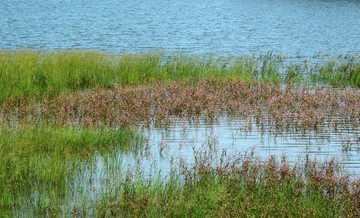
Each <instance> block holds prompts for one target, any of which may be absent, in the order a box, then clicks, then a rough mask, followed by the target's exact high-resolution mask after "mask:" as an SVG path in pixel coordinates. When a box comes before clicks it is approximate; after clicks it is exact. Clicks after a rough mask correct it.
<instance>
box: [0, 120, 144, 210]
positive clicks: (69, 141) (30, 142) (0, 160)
mask: <svg viewBox="0 0 360 218" xmlns="http://www.w3.org/2000/svg"><path fill="white" fill-rule="evenodd" d="M138 138H139V136H138V135H137V134H136V133H134V132H133V131H130V130H111V129H105V128H103V129H100V130H95V129H85V128H82V129H72V128H68V127H59V126H53V125H50V124H47V125H45V124H43V125H39V126H34V125H31V124H26V125H25V124H23V125H18V126H16V127H13V128H9V127H7V126H1V127H0V190H1V191H0V210H2V209H4V210H5V209H10V208H12V207H14V206H15V207H16V206H19V205H18V204H20V202H23V201H24V199H22V198H25V199H26V196H28V194H29V193H28V192H29V190H37V191H39V190H42V189H47V191H46V192H47V194H49V193H51V192H50V191H49V189H53V191H55V193H56V194H54V196H53V197H54V199H52V200H53V201H55V200H56V199H57V198H61V197H60V196H61V195H62V194H63V193H62V192H63V191H64V188H65V186H66V185H67V184H66V181H71V178H72V174H73V173H74V171H76V170H77V168H78V167H79V166H80V164H81V163H84V162H87V161H90V160H92V157H93V155H94V154H95V152H96V153H104V152H107V153H109V152H110V151H113V150H128V149H130V148H131V147H133V146H135V145H136V142H137V139H138ZM56 190H57V191H56ZM1 208H2V209H1Z"/></svg>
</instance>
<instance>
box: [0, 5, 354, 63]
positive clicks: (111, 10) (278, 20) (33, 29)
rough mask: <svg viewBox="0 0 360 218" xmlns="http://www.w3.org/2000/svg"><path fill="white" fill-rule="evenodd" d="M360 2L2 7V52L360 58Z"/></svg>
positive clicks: (0, 22) (0, 37)
mask: <svg viewBox="0 0 360 218" xmlns="http://www.w3.org/2000/svg"><path fill="white" fill-rule="evenodd" d="M359 11H360V1H357V0H307V1H304V0H295V1H293V0H273V1H267V0H252V1H249V0H236V1H235V0H224V1H212V0H197V1H190V0H181V1H180V0H153V1H144V0H134V1H125V0H104V1H95V0H88V1H83V0H48V1H39V0H16V1H14V0H2V1H1V2H0V14H1V16H0V49H19V48H27V49H46V50H47V49H95V50H103V51H109V52H118V53H122V52H147V51H153V50H165V51H175V52H179V51H180V52H185V53H190V54H215V55H226V54H231V55H246V54H253V53H255V54H258V53H264V52H268V51H270V50H274V51H278V52H283V53H284V54H286V55H289V56H291V55H295V54H298V53H300V55H304V56H312V55H314V54H316V53H318V52H322V53H325V54H329V55H333V56H337V55H339V54H344V53H348V52H350V53H359V51H360V13H359Z"/></svg>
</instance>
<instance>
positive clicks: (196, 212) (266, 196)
mask: <svg viewBox="0 0 360 218" xmlns="http://www.w3.org/2000/svg"><path fill="white" fill-rule="evenodd" d="M197 157H198V158H197V159H196V162H195V163H194V164H193V165H186V164H184V163H183V164H182V165H181V168H180V171H172V172H171V173H170V175H169V177H168V178H167V179H161V178H157V179H153V180H148V179H145V178H143V177H138V176H137V175H136V174H134V173H130V174H129V173H128V174H127V176H126V179H125V180H123V181H118V182H117V183H115V184H114V185H113V186H109V187H108V189H107V191H106V192H104V193H103V194H102V198H100V199H99V200H98V201H97V202H95V204H94V205H95V207H96V210H95V211H96V216H99V217H104V216H147V217H169V216H170V217H187V216H190V217H204V216H211V217H219V216H220V217H225V216H226V217H227V216H230V217H234V216H235V217H238V216H241V217H248V216H251V217H253V216H255V217H260V216H261V217H263V216H266V217H273V216H281V217H284V216H286V217H289V216H293V217H309V216H316V217H329V216H335V217H339V216H340V217H343V216H350V217H352V216H358V215H359V213H360V210H359V206H360V204H359V200H360V199H359V195H358V191H359V188H360V183H359V181H351V180H350V179H349V175H347V174H346V173H343V171H342V170H341V166H340V165H339V164H338V163H337V162H336V160H335V159H330V160H327V161H323V162H317V161H316V160H308V159H307V160H306V159H303V160H301V162H298V163H297V164H295V165H293V166H290V164H289V163H288V162H287V160H286V158H284V157H282V158H281V160H278V159H277V158H276V157H274V156H271V157H270V158H269V159H268V160H265V161H260V160H259V159H257V158H254V157H250V156H246V155H245V156H236V157H227V156H222V160H221V161H218V162H217V163H214V159H212V157H211V155H209V153H207V152H198V153H197ZM76 211H77V212H78V214H75V215H84V214H83V212H84V211H83V210H81V208H80V207H79V208H78V209H77V210H76Z"/></svg>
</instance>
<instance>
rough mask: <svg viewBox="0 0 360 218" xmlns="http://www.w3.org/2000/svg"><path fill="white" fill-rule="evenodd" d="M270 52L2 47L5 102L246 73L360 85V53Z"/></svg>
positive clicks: (256, 77)
mask: <svg viewBox="0 0 360 218" xmlns="http://www.w3.org/2000/svg"><path fill="white" fill-rule="evenodd" d="M285 59H286V57H285V56H282V55H278V54H274V53H272V52H269V53H267V54H265V55H260V56H258V57H255V56H240V57H211V56H186V55H181V54H170V53H153V54H106V53H101V52H89V51H31V50H23V51H21V50H19V51H8V50H0V90H1V91H0V102H2V101H4V100H6V99H8V98H10V97H11V98H15V99H18V98H20V97H21V96H22V97H24V98H32V97H36V98H37V99H41V98H42V97H43V96H44V95H50V96H59V95H61V94H63V93H71V92H78V91H83V90H86V89H97V88H99V87H100V88H107V89H111V88H113V87H123V86H126V85H145V84H152V83H154V82H157V81H169V80H170V81H181V80H186V81H195V82H197V81H199V80H200V79H202V78H208V77H215V78H241V79H243V80H244V81H245V82H248V81H266V82H272V83H308V82H310V83H315V84H317V83H323V84H330V85H334V86H348V85H349V86H357V87H359V84H360V83H359V78H360V77H359V75H360V73H359V72H360V70H359V69H360V67H359V66H360V64H359V58H358V57H356V56H346V57H344V58H343V59H336V60H335V61H328V62H326V60H323V61H322V62H323V63H320V64H309V63H308V62H307V61H304V62H301V63H298V61H295V60H294V63H292V60H287V62H285Z"/></svg>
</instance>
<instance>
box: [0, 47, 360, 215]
mask: <svg viewBox="0 0 360 218" xmlns="http://www.w3.org/2000/svg"><path fill="white" fill-rule="evenodd" d="M285 59H286V57H283V56H280V55H275V54H273V53H271V52H270V53H267V54H265V55H263V56H259V57H252V56H248V57H245V56H244V57H221V58H217V57H207V56H206V57H205V56H203V57H200V56H183V55H181V54H174V55H173V54H166V53H155V54H123V55H116V54H105V53H100V52H85V51H61V52H60V51H53V52H51V51H31V50H28V51H6V50H1V51H0V102H1V110H0V216H10V217H11V216H17V215H19V216H99V217H104V216H134V215H135V216H151V217H158V216H177V217H179V216H199V217H200V216H322V217H327V216H360V211H359V207H360V203H359V202H360V199H359V193H360V191H359V190H360V182H359V180H351V179H350V176H349V175H348V174H346V173H345V172H344V171H343V169H341V166H340V165H339V164H338V163H336V161H334V160H329V161H324V162H317V161H316V160H314V161H309V160H308V159H304V160H303V161H302V162H301V163H297V164H295V165H290V164H289V163H288V162H287V160H286V158H282V159H281V160H277V159H276V158H275V157H270V158H269V159H268V160H265V161H261V160H260V159H257V158H254V157H253V156H246V155H245V156H237V157H226V156H222V157H221V158H220V161H218V162H216V161H214V160H215V159H214V158H213V157H211V155H212V154H209V153H207V152H203V153H196V154H195V163H194V164H193V165H189V164H186V163H184V162H180V163H179V166H180V168H179V169H172V171H171V172H170V174H168V175H167V176H168V177H167V178H163V177H161V175H160V174H159V176H158V177H157V178H155V179H153V178H152V179H149V178H148V177H146V176H145V177H144V174H145V173H144V172H133V171H132V170H131V169H130V170H128V171H126V172H125V171H123V170H120V171H118V168H121V167H120V166H119V165H117V164H118V163H117V162H116V161H115V160H110V162H111V161H114V163H113V164H114V165H115V166H114V168H113V169H111V170H109V169H107V171H106V169H105V170H104V171H106V172H105V173H104V172H103V174H105V177H106V178H105V179H104V180H101V181H100V184H101V186H100V187H101V190H96V191H93V190H95V189H97V188H96V186H95V185H94V182H93V177H92V176H93V174H95V173H94V172H95V171H96V164H97V161H96V160H95V159H96V154H100V155H101V156H102V157H108V156H109V153H112V151H118V150H121V151H128V150H131V149H132V148H134V147H136V146H137V145H138V144H139V139H141V137H140V136H139V133H137V132H135V131H133V130H131V127H134V126H136V125H137V124H139V123H140V122H141V123H143V124H145V126H148V127H151V126H153V125H155V126H163V124H165V125H164V126H166V125H167V124H170V122H171V120H172V118H174V117H183V118H185V119H189V120H195V121H196V120H199V119H200V117H205V118H207V119H210V120H211V119H216V118H217V117H219V116H221V114H224V113H226V114H227V115H228V116H229V117H230V118H231V117H232V118H236V117H241V118H242V119H248V120H249V121H250V123H251V120H254V122H256V125H258V127H260V128H262V129H268V130H269V131H274V130H276V131H304V133H305V131H317V132H321V131H323V130H324V131H325V130H326V131H327V130H330V131H337V128H342V127H349V126H351V127H352V131H357V130H356V128H358V125H359V114H360V111H359V108H360V107H359V102H360V101H359V90H358V89H356V88H355V89H352V88H345V89H336V90H335V89H333V87H360V62H359V60H360V58H358V57H356V56H345V57H339V58H337V59H332V60H328V61H327V62H326V61H325V62H323V63H321V64H320V65H316V64H315V65H308V63H307V62H306V61H305V62H303V63H295V64H293V63H290V64H289V63H288V62H286V63H285ZM284 84H285V85H284ZM304 84H307V85H309V84H312V85H314V84H315V85H319V84H321V85H324V84H327V85H330V86H331V87H327V88H324V87H318V88H314V87H304V86H302V85H304ZM140 143H141V140H140ZM208 143H209V147H215V146H212V145H211V143H212V141H209V142H208ZM347 146H348V147H346V148H347V149H349V150H351V145H350V144H349V145H347ZM145 150H146V149H145ZM140 153H141V152H140ZM143 153H144V154H146V153H147V151H144V152H143ZM105 154H106V155H105ZM146 155H148V156H146V158H150V159H151V157H150V156H149V155H151V154H146ZM137 158H140V159H141V158H144V157H137ZM110 159H111V157H110ZM113 159H115V158H113ZM140 159H139V160H138V162H141V160H140ZM115 162H116V163H115ZM107 164H109V163H105V164H104V165H105V168H106V167H109V166H107ZM114 169H116V170H114ZM140 171H141V170H140ZM124 175H125V176H124ZM94 176H95V175H94ZM89 177H90V178H89ZM99 180H100V179H99ZM98 182H99V181H98ZM89 194H91V196H92V198H90V195H89ZM94 196H95V197H94ZM90 199H91V200H90Z"/></svg>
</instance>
